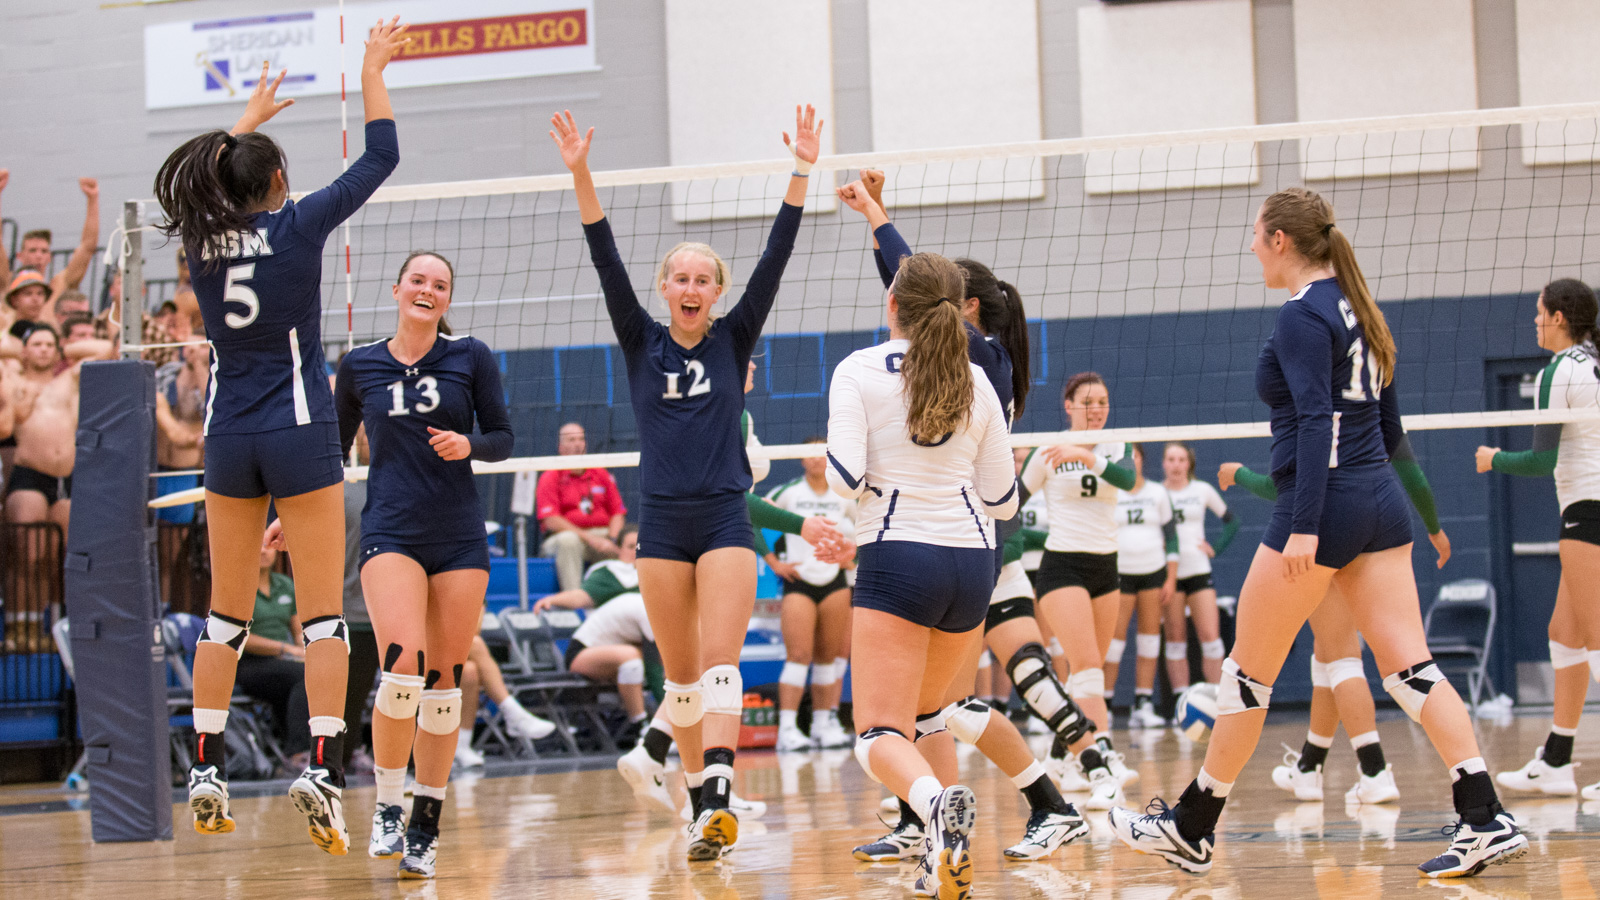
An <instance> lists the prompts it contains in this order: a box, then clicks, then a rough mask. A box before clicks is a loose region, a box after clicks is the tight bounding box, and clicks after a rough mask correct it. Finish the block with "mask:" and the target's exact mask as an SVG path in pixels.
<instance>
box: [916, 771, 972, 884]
mask: <svg viewBox="0 0 1600 900" xmlns="http://www.w3.org/2000/svg"><path fill="white" fill-rule="evenodd" d="M977 809H978V803H977V798H976V797H974V796H973V795H972V789H971V788H968V787H966V786H965V785H960V784H953V785H951V786H949V787H947V788H945V789H944V790H942V791H940V792H939V793H938V794H936V795H934V798H933V805H932V807H931V808H930V809H929V816H928V818H929V819H930V820H931V821H930V822H929V823H928V829H927V831H928V840H927V846H928V851H927V855H925V856H924V857H923V863H922V871H923V874H922V875H920V876H918V878H917V884H916V886H915V889H916V892H917V893H918V894H920V895H921V896H925V897H936V898H938V900H967V898H969V897H971V896H972V854H971V852H970V849H971V840H972V826H973V824H974V822H975V821H976V820H977Z"/></svg>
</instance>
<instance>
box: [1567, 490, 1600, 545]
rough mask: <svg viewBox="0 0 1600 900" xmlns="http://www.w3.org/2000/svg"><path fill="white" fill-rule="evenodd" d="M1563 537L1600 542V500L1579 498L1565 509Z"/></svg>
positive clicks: (1568, 539) (1587, 542) (1572, 539)
mask: <svg viewBox="0 0 1600 900" xmlns="http://www.w3.org/2000/svg"><path fill="white" fill-rule="evenodd" d="M1561 539H1562V540H1563V541H1583V542H1584V543H1585V544H1600V500H1579V501H1578V502H1577V503H1574V504H1572V505H1571V506H1569V507H1567V508H1566V509H1563V510H1562V511H1561Z"/></svg>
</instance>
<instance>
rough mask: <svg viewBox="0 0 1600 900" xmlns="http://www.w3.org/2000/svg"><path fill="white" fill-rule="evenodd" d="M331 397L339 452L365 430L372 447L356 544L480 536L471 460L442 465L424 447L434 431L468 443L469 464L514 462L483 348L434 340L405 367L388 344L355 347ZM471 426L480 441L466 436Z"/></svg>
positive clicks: (493, 365) (464, 339) (492, 364)
mask: <svg viewBox="0 0 1600 900" xmlns="http://www.w3.org/2000/svg"><path fill="white" fill-rule="evenodd" d="M324 380H326V379H324ZM335 394H336V399H337V401H338V408H339V441H340V444H341V446H342V447H343V449H344V452H345V454H346V455H348V454H349V452H350V444H351V443H352V442H354V441H355V437H356V428H357V426H360V425H362V424H365V425H366V426H367V442H368V443H369V444H370V445H371V447H372V467H371V469H370V470H369V471H368V474H367V505H366V507H365V508H364V509H362V511H361V540H362V543H365V544H370V543H372V542H373V541H374V540H379V539H382V540H390V541H394V542H396V543H402V544H432V543H442V542H446V541H462V540H467V539H471V538H482V537H483V536H484V530H483V508H482V507H481V506H479V505H478V489H477V487H476V486H475V485H474V483H473V479H472V462H471V460H470V459H460V460H454V461H448V462H447V461H445V460H443V459H440V458H439V454H438V453H437V452H436V451H435V450H434V449H433V447H431V446H429V445H428V439H429V438H430V437H431V435H429V434H428V428H429V427H430V426H431V427H433V428H437V429H439V430H440V431H454V432H456V433H457V434H464V435H467V440H468V441H470V442H471V444H472V457H471V459H481V460H485V461H487V462H496V461H498V460H502V459H505V458H507V457H509V456H510V455H511V443H512V436H511V420H510V418H509V417H508V416H507V415H506V401H505V394H504V393H503V392H502V388H501V386H500V366H499V364H498V363H497V362H496V361H495V358H494V354H493V353H492V352H490V350H489V348H488V347H487V346H485V345H484V343H483V342H482V341H480V340H478V339H476V338H473V337H468V336H465V335H462V336H459V337H447V336H445V335H440V336H439V339H438V340H437V341H435V342H434V344H433V348H432V349H430V350H429V351H428V352H427V353H426V354H424V355H423V357H422V358H421V359H419V360H417V361H416V362H415V363H413V364H411V365H409V366H407V365H403V364H401V362H400V361H399V360H397V359H395V358H394V356H393V355H392V354H391V353H390V352H389V342H388V341H378V342H377V343H374V344H367V345H366V346H364V347H357V348H356V349H354V350H351V351H350V352H349V353H347V354H345V357H344V361H343V362H341V363H340V364H339V377H338V385H337V387H336V388H335ZM474 418H476V419H477V423H478V430H479V431H480V432H481V433H480V434H473V433H472V423H473V419H474Z"/></svg>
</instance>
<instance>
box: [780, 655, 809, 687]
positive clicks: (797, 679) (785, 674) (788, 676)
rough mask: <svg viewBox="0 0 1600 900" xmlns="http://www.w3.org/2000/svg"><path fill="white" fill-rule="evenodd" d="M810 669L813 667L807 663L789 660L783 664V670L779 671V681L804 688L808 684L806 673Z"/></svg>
mask: <svg viewBox="0 0 1600 900" xmlns="http://www.w3.org/2000/svg"><path fill="white" fill-rule="evenodd" d="M810 671H811V667H810V666H808V665H806V664H805V663H801V662H794V661H793V660H789V661H787V662H785V663H784V664H783V671H782V672H779V673H778V683H779V684H786V685H788V686H789V687H797V688H803V687H805V686H806V675H807V674H808V673H810Z"/></svg>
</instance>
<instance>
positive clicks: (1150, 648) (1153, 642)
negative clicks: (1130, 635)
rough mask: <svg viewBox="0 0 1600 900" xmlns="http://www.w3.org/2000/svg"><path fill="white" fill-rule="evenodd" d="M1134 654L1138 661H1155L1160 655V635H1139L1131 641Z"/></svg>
mask: <svg viewBox="0 0 1600 900" xmlns="http://www.w3.org/2000/svg"><path fill="white" fill-rule="evenodd" d="M1133 646H1134V651H1133V652H1134V653H1137V654H1138V655H1139V658H1140V659H1155V658H1156V657H1158V656H1160V655H1161V635H1159V634H1141V635H1138V636H1136V637H1134V639H1133Z"/></svg>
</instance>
